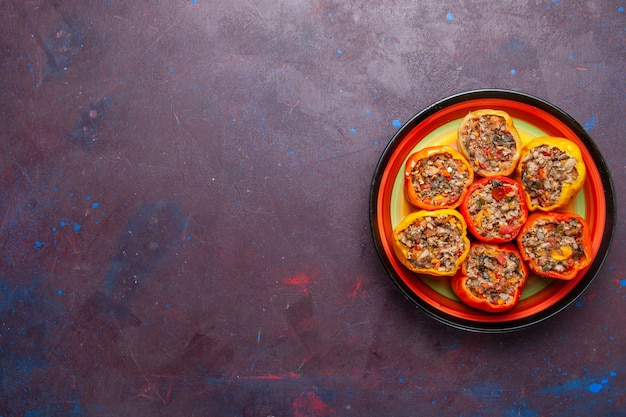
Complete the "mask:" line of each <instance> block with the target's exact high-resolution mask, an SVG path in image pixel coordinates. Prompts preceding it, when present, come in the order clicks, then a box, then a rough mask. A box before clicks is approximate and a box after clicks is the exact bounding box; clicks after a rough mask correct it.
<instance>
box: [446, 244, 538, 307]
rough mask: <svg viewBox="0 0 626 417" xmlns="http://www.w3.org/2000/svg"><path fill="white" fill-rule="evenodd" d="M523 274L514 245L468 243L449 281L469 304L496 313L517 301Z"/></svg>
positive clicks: (523, 281)
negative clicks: (467, 250)
mask: <svg viewBox="0 0 626 417" xmlns="http://www.w3.org/2000/svg"><path fill="white" fill-rule="evenodd" d="M527 277H528V269H527V267H526V265H525V264H524V262H523V260H522V258H521V256H520V254H519V252H518V251H517V248H516V247H515V246H514V245H512V244H503V245H494V244H488V243H472V245H471V248H470V251H469V253H468V255H467V257H466V258H465V261H463V263H462V265H461V270H460V271H459V273H458V274H457V275H455V276H454V277H452V279H451V282H450V285H451V286H452V291H453V292H454V293H455V294H456V295H457V297H459V299H460V300H461V301H463V302H464V303H465V304H467V305H469V306H470V307H473V308H477V309H479V310H483V311H487V312H490V313H497V312H501V311H505V310H509V309H511V308H513V307H514V306H515V305H516V304H517V302H518V301H519V298H520V295H521V293H522V288H523V286H524V284H525V283H526V278H527Z"/></svg>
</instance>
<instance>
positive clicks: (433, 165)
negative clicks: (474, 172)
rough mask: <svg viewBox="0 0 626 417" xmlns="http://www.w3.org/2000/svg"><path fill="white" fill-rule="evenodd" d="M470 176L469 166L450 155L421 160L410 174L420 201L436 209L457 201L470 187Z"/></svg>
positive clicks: (432, 156)
mask: <svg viewBox="0 0 626 417" xmlns="http://www.w3.org/2000/svg"><path fill="white" fill-rule="evenodd" d="M469 175H470V174H469V170H468V169H467V166H466V165H465V164H464V163H463V162H462V161H460V160H459V159H455V158H454V157H453V156H452V155H451V154H449V153H438V154H435V155H431V156H429V157H428V158H423V159H420V160H419V161H417V163H416V164H415V167H414V168H413V170H412V171H411V173H410V177H411V184H412V186H413V188H414V189H415V192H416V193H417V195H418V197H419V198H420V200H421V201H423V202H424V203H425V204H428V205H431V206H436V207H440V206H445V205H447V204H451V203H454V202H455V201H457V200H458V199H459V198H460V197H461V194H462V193H463V190H464V188H465V187H466V186H467V185H468V184H467V182H468V180H469Z"/></svg>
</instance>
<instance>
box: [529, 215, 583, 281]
mask: <svg viewBox="0 0 626 417" xmlns="http://www.w3.org/2000/svg"><path fill="white" fill-rule="evenodd" d="M517 244H518V247H519V250H520V254H521V255H522V258H523V259H524V260H525V261H526V262H527V263H528V266H529V267H530V269H531V270H532V271H533V272H535V273H536V274H537V275H541V276H543V277H548V278H557V279H564V280H570V279H573V278H575V277H576V275H577V274H578V272H579V271H580V270H582V269H584V268H585V267H587V265H589V264H590V263H591V260H592V246H591V234H590V231H589V226H588V225H587V222H586V221H585V220H584V219H583V218H582V217H580V216H579V215H577V214H574V213H566V212H551V213H542V212H538V213H534V214H531V215H530V217H529V218H528V221H527V222H526V224H525V225H524V227H522V230H521V231H520V233H519V236H518V237H517Z"/></svg>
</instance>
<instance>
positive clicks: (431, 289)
mask: <svg viewBox="0 0 626 417" xmlns="http://www.w3.org/2000/svg"><path fill="white" fill-rule="evenodd" d="M477 109H498V110H503V111H505V112H507V113H508V114H510V115H511V117H512V118H513V120H514V123H515V126H516V127H517V130H518V131H519V133H520V136H521V138H522V143H526V142H527V141H529V140H531V139H532V138H535V137H539V136H557V137H563V138H566V139H569V140H572V141H574V142H575V143H577V144H578V146H579V147H580V148H581V151H582V154H583V155H582V156H583V160H584V163H585V165H586V167H587V178H586V180H585V184H584V186H583V189H582V190H581V191H580V192H579V193H578V194H577V196H576V197H575V198H574V199H573V200H572V202H570V203H569V204H568V205H567V206H566V207H564V208H563V209H562V210H564V211H569V212H573V213H576V214H579V215H580V216H582V217H583V218H585V219H586V220H587V222H588V224H589V227H590V229H591V232H592V238H593V242H592V251H593V261H592V263H591V264H590V265H589V266H588V267H586V268H585V269H583V270H582V271H580V272H579V273H578V274H577V276H576V277H575V278H574V279H572V280H569V281H565V280H555V279H547V278H543V277H539V276H537V275H533V274H531V275H530V277H529V278H528V281H527V283H526V285H525V286H524V290H523V292H522V296H521V298H520V301H519V303H518V304H517V305H516V306H515V307H514V308H513V309H511V310H508V311H505V312H501V313H488V312H482V311H479V310H476V309H473V308H471V307H469V306H467V305H465V304H463V303H462V302H461V301H460V300H459V299H458V298H457V297H456V295H455V294H454V293H453V292H452V290H451V288H450V283H449V279H448V278H445V277H433V276H429V275H420V274H416V273H414V272H412V271H409V270H408V269H407V268H406V267H404V266H403V265H402V264H401V263H400V262H399V261H398V259H397V258H396V257H395V255H394V251H393V248H392V244H391V235H392V233H393V229H394V228H395V227H396V226H397V225H398V224H399V222H400V221H401V220H402V218H404V217H405V216H406V215H408V214H409V213H411V212H412V211H415V210H417V209H415V208H414V207H412V206H411V205H410V204H409V203H408V201H407V199H406V197H405V195H404V188H403V181H404V165H405V162H406V160H407V159H408V157H409V156H410V155H411V154H412V153H414V152H416V151H418V150H420V149H423V148H425V147H429V146H438V145H449V146H452V147H453V148H456V137H457V129H458V126H459V123H460V122H461V120H462V119H463V117H464V116H465V115H466V114H467V113H469V112H470V111H475V110H477ZM615 205H616V203H615V195H614V189H613V184H612V180H611V176H610V173H609V171H608V168H607V165H606V163H605V161H604V159H603V157H602V155H601V153H600V152H599V150H598V148H597V146H596V145H595V143H594V142H593V140H592V139H591V137H590V136H589V134H588V133H587V132H586V131H585V129H584V128H583V127H582V126H581V125H580V124H579V123H578V122H577V121H576V120H574V119H573V118H572V117H571V116H569V115H568V114H566V113H565V112H564V111H562V110H560V109H559V108H557V107H556V106H554V105H552V104H550V103H548V102H546V101H544V100H542V99H539V98H537V97H534V96H531V95H528V94H524V93H519V92H514V91H508V90H476V91H469V92H465V93H460V94H457V95H454V96H451V97H448V98H445V99H443V100H441V101H438V102H436V103H434V104H432V105H430V106H429V107H427V108H425V109H424V110H422V111H421V112H419V113H418V114H416V115H415V116H413V117H412V118H411V119H410V120H409V121H408V122H406V123H405V124H404V125H403V126H402V127H401V128H400V129H399V130H398V131H397V133H396V134H395V135H394V136H393V137H392V138H391V140H390V141H389V143H388V144H387V146H386V148H385V150H384V151H383V153H382V155H381V157H380V159H379V161H378V164H377V166H376V170H375V172H374V176H373V179H372V186H371V192H370V207H369V215H370V225H371V229H372V237H373V239H374V243H375V246H376V250H377V252H378V256H379V258H380V260H381V262H382V264H383V266H384V268H385V270H386V271H387V274H388V275H389V277H390V278H391V280H392V281H393V283H395V285H396V286H397V287H398V288H399V290H400V291H401V292H402V294H403V295H404V296H405V297H406V298H407V299H408V300H410V301H411V302H412V303H413V304H414V305H415V306H416V307H418V308H420V309H422V310H423V311H425V312H426V313H428V314H429V315H430V316H432V317H433V318H435V319H436V320H439V321H441V322H443V323H446V324H448V325H450V326H453V327H456V328H460V329H464V330H468V331H476V332H486V333H501V332H508V331H514V330H519V329H523V328H526V327H529V326H531V325H534V324H536V323H539V322H541V321H544V320H546V319H548V318H550V317H552V316H554V315H555V314H557V313H559V312H561V311H562V310H563V309H565V308H566V307H568V306H569V305H571V304H572V303H573V302H575V301H576V299H577V298H578V297H580V296H581V295H582V293H583V292H584V291H585V290H586V289H587V288H588V287H589V285H590V284H591V283H592V281H593V280H594V279H595V277H596V275H597V274H598V272H599V270H600V268H601V266H602V263H603V262H604V259H605V258H606V254H607V251H608V249H609V246H610V243H611V239H612V237H613V233H614V228H615V221H616V219H615V216H616V208H615Z"/></svg>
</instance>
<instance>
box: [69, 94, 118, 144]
mask: <svg viewBox="0 0 626 417" xmlns="http://www.w3.org/2000/svg"><path fill="white" fill-rule="evenodd" d="M110 106H111V98H110V97H104V98H103V99H102V100H99V101H97V102H95V103H94V104H93V105H92V106H90V107H87V108H84V109H81V110H80V116H79V118H78V122H76V126H75V127H74V130H72V132H71V133H70V138H71V140H72V141H73V142H74V143H75V144H76V145H79V146H82V147H85V148H87V147H90V146H91V145H93V144H94V143H95V142H96V140H97V139H98V136H99V134H100V131H101V130H102V125H103V122H104V119H105V116H106V113H107V110H108V109H109V107H110Z"/></svg>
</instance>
